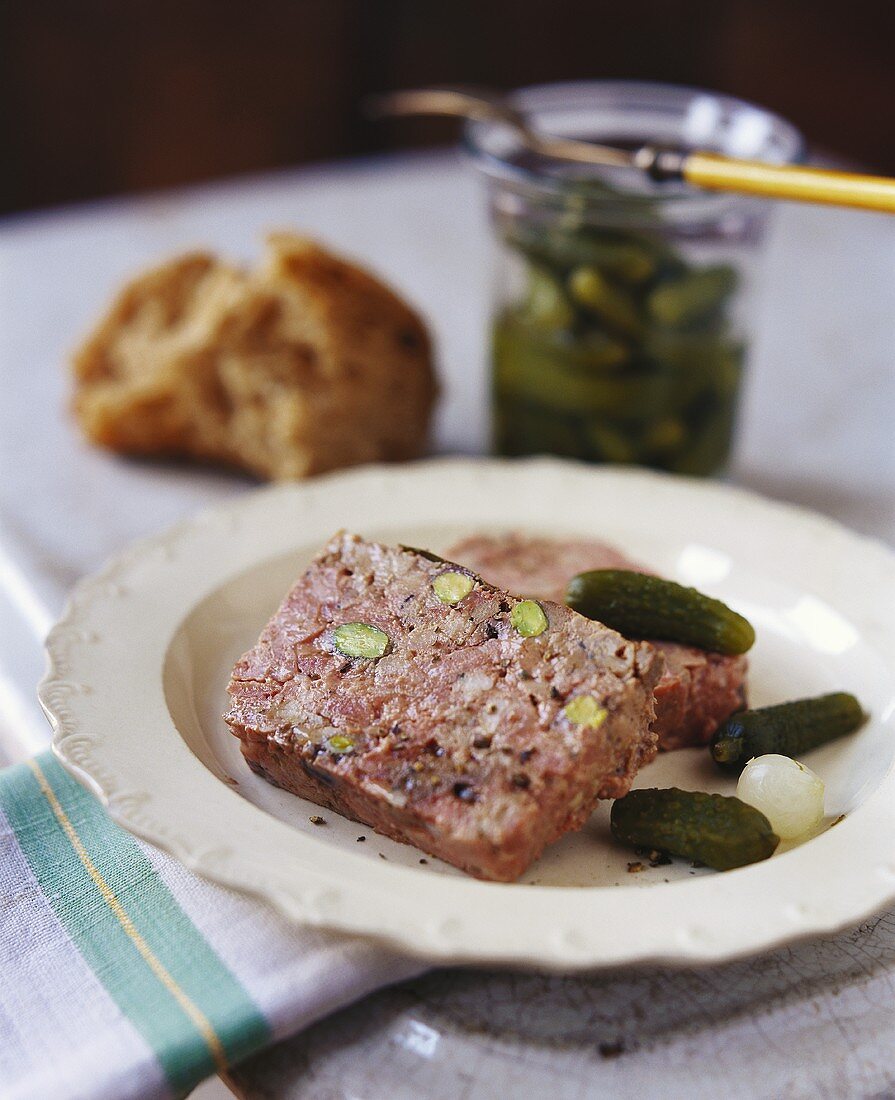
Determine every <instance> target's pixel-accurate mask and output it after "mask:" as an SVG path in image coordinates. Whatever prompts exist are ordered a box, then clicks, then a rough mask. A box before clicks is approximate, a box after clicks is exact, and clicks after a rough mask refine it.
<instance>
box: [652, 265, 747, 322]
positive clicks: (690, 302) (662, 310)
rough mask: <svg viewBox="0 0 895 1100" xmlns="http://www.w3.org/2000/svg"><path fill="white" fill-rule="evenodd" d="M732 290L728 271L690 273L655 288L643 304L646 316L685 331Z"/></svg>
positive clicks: (720, 268)
mask: <svg viewBox="0 0 895 1100" xmlns="http://www.w3.org/2000/svg"><path fill="white" fill-rule="evenodd" d="M735 286H736V273H735V271H734V270H733V268H732V267H728V266H727V265H719V266H718V267H706V268H703V269H702V270H701V271H690V272H687V274H685V275H681V276H680V277H679V278H677V279H673V280H669V281H668V282H667V283H663V285H662V286H660V287H657V288H656V289H655V290H654V291H653V292H652V294H650V296H649V299H648V300H647V309H648V310H649V313H650V315H651V316H652V317H653V318H654V319H655V320H656V321H658V322H659V323H660V324H663V325H668V326H669V327H671V328H686V327H687V326H689V325H692V324H693V323H694V322H696V321H699V320H701V319H702V318H703V317H705V316H706V315H708V314H710V313H713V312H714V311H715V310H716V309H717V308H718V306H720V305H721V303H722V302H723V301H724V299H725V298H727V297H728V295H729V294H730V293H731V291H732V290H733V288H734V287H735Z"/></svg>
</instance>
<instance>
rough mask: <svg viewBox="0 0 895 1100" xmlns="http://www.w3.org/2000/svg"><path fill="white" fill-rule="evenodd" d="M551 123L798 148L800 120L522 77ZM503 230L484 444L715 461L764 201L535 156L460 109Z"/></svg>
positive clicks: (680, 462)
mask: <svg viewBox="0 0 895 1100" xmlns="http://www.w3.org/2000/svg"><path fill="white" fill-rule="evenodd" d="M511 102H512V103H513V105H514V106H517V107H519V108H520V109H521V110H523V111H524V112H525V113H526V114H527V115H528V116H529V117H530V119H531V120H532V122H533V123H534V125H535V126H536V127H538V128H541V129H543V130H545V131H547V132H550V133H553V134H561V135H563V136H570V137H571V136H574V137H578V138H585V139H590V140H593V141H603V142H606V143H607V144H616V145H622V146H626V147H630V148H636V147H639V146H640V145H642V144H644V143H656V144H667V145H673V146H676V147H682V148H700V149H709V150H714V151H717V152H721V153H725V154H727V155H730V156H738V157H746V158H750V159H757V160H767V161H771V162H775V163H784V162H792V161H796V160H799V159H800V158H801V154H802V149H803V145H802V139H801V137H800V135H799V133H798V132H797V131H796V130H795V128H794V127H792V126H791V125H789V124H788V123H786V122H784V121H783V120H781V119H779V118H777V117H775V116H774V115H771V114H769V113H768V112H766V111H764V110H762V109H760V108H758V107H754V106H752V105H750V104H748V103H744V102H741V101H740V100H736V99H730V98H728V97H725V96H719V95H714V94H711V93H707V92H700V91H694V90H691V89H687V88H676V87H669V86H663V85H657V84H638V83H627V82H622V83H615V82H597V83H587V84H565V85H563V84H560V85H551V86H545V87H541V88H531V89H527V90H524V91H522V92H519V93H517V94H515V95H514V96H513V97H512V98H511ZM466 144H467V149H468V151H470V152H471V153H472V155H473V157H474V159H475V161H476V163H477V164H478V166H479V167H480V168H481V169H482V170H483V172H484V173H485V175H486V178H487V182H488V192H489V202H490V211H491V218H492V224H493V226H494V231H495V235H496V239H497V242H498V265H497V273H496V274H497V280H496V288H495V290H496V293H495V311H494V320H493V330H492V339H493V348H492V357H493V358H492V383H493V387H492V393H493V433H494V449H495V451H496V452H497V453H499V454H504V455H524V454H540V453H552V454H558V455H566V456H570V457H573V458H580V459H585V460H590V461H595V462H623V463H637V464H640V465H645V466H653V467H657V468H660V469H665V470H672V471H675V472H678V473H682V474H693V475H708V474H715V473H718V472H720V471H722V470H723V469H724V466H725V464H726V462H727V459H728V456H729V454H730V448H731V441H732V438H733V429H734V422H735V418H736V411H737V404H738V396H739V393H740V382H741V378H742V373H743V365H744V363H745V360H746V355H747V352H748V349H749V345H750V343H751V341H752V338H753V335H754V312H755V311H754V303H753V293H752V292H753V290H754V285H755V279H756V273H757V266H758V263H759V261H760V255H761V251H762V249H761V245H762V241H763V238H764V236H765V230H766V228H767V222H768V216H769V212H770V204H769V203H767V202H762V201H761V200H757V199H754V198H747V197H742V196H738V195H726V194H720V193H710V192H705V191H699V190H696V189H694V188H691V187H687V186H686V185H683V184H656V183H653V182H651V181H649V180H648V179H646V178H645V177H644V176H643V174H641V173H638V172H635V171H633V170H628V169H605V170H599V169H597V170H595V169H593V168H590V167H582V168H578V167H577V166H570V165H568V164H566V165H560V164H558V163H557V162H550V161H547V162H545V161H544V160H543V158H537V157H535V156H533V155H531V154H529V153H527V152H526V151H525V150H524V149H523V148H522V147H521V146H520V143H519V140H518V138H517V136H516V135H515V134H513V133H512V132H511V131H509V130H508V129H507V128H506V127H502V126H499V125H496V124H493V123H483V122H475V123H469V124H468V126H467V130H466Z"/></svg>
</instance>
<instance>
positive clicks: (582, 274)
mask: <svg viewBox="0 0 895 1100" xmlns="http://www.w3.org/2000/svg"><path fill="white" fill-rule="evenodd" d="M569 293H570V294H571V296H572V298H573V299H574V301H576V302H577V303H578V304H579V305H581V306H583V307H584V308H585V309H588V310H590V311H591V312H592V313H596V314H597V316H598V317H600V319H601V320H602V321H603V322H604V323H605V324H606V325H607V326H608V327H609V328H610V329H613V330H614V331H616V332H619V333H621V334H622V335H623V336H636V335H637V334H638V332H639V331H640V329H641V321H640V318H639V317H638V315H637V309H636V308H635V306H634V303H633V302H632V301H631V299H630V298H629V297H628V296H627V295H626V294H625V292H624V291H622V290H619V288H618V287H615V286H613V285H612V283H611V282H610V281H609V280H608V279H607V278H606V276H605V275H601V274H600V271H599V270H598V269H597V268H595V267H578V268H576V269H575V270H574V271H573V272H572V274H571V275H570V276H569Z"/></svg>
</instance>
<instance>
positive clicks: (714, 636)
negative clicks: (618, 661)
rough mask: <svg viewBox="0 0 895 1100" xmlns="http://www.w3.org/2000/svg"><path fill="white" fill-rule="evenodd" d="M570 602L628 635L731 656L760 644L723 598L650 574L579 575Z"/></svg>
mask: <svg viewBox="0 0 895 1100" xmlns="http://www.w3.org/2000/svg"><path fill="white" fill-rule="evenodd" d="M566 603H567V604H568V605H569V607H571V608H572V609H573V610H574V611H577V612H579V614H581V615H585V616H587V618H588V619H596V620H598V621H599V622H601V623H605V624H606V626H611V627H612V628H613V629H614V630H617V631H618V632H619V633H620V634H624V635H625V636H626V637H632V638H655V639H657V640H660V641H667V642H682V643H684V644H685V645H693V646H698V647H699V648H700V649H708V650H711V651H713V652H715V653H729V654H734V653H745V652H746V651H747V650H748V649H751V647H752V645H753V643H754V642H755V631H754V629H753V628H752V624H751V623H750V622H749V621H748V620H747V619H744V618H743V616H742V615H738V614H737V613H736V612H735V611H732V610H731V609H730V608H729V607H728V606H727V605H726V604H724V603H722V602H721V601H720V600H715V599H712V598H711V597H710V596H706V595H703V593H702V592H698V591H697V590H696V589H695V588H686V587H684V585H682V584H676V583H675V582H674V581H668V580H665V579H664V578H663V577H653V576H649V575H648V574H646V573H633V572H630V571H628V570H625V569H594V570H591V571H590V572H589V573H579V574H578V576H577V577H573V578H572V579H571V580H570V581H569V585H568V587H567V589H566Z"/></svg>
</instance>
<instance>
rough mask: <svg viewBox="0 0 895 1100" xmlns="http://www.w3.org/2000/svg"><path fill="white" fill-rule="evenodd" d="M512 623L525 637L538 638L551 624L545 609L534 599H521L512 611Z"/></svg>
mask: <svg viewBox="0 0 895 1100" xmlns="http://www.w3.org/2000/svg"><path fill="white" fill-rule="evenodd" d="M510 625H511V626H512V627H513V629H514V630H515V631H516V632H517V634H521V635H522V637H523V638H536V637H537V636H538V635H539V634H543V633H544V631H545V630H546V629H547V627H548V626H549V623H548V622H547V616H546V615H545V614H544V609H543V607H541V605H540V604H539V603H536V602H535V601H534V600H521V601H520V602H519V603H517V604H516V605H515V606H514V607H513V610H512V611H511V612H510Z"/></svg>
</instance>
